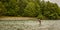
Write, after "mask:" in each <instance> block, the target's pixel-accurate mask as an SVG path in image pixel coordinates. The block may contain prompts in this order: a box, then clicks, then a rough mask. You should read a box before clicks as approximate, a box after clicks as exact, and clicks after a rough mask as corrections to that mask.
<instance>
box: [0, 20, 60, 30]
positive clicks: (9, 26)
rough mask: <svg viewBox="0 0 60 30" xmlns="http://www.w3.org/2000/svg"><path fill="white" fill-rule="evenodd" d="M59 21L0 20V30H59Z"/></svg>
mask: <svg viewBox="0 0 60 30" xmlns="http://www.w3.org/2000/svg"><path fill="white" fill-rule="evenodd" d="M59 26H60V20H41V24H40V23H39V22H38V21H32V20H23V21H21V20H13V21H12V20H11V21H9V20H5V21H3V20H1V21H0V30H60V27H59Z"/></svg>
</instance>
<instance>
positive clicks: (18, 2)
mask: <svg viewBox="0 0 60 30" xmlns="http://www.w3.org/2000/svg"><path fill="white" fill-rule="evenodd" d="M0 16H22V17H37V18H40V19H60V7H59V6H58V5H57V4H56V3H51V2H49V1H47V2H45V1H44V0H42V1H40V0H0Z"/></svg>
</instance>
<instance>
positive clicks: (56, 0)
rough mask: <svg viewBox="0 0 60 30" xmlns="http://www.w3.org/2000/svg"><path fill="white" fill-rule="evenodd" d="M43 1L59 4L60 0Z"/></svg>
mask: <svg viewBox="0 0 60 30" xmlns="http://www.w3.org/2000/svg"><path fill="white" fill-rule="evenodd" d="M45 1H50V2H53V3H57V4H58V5H59V6H60V0H45Z"/></svg>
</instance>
